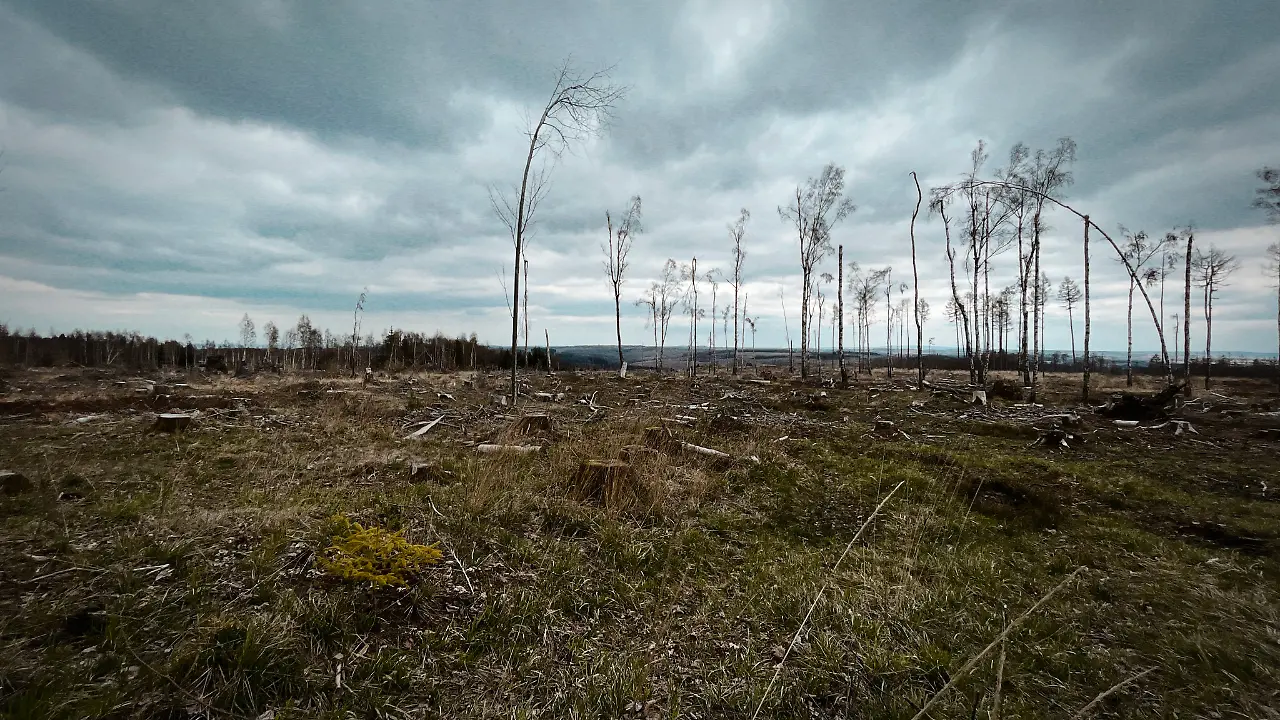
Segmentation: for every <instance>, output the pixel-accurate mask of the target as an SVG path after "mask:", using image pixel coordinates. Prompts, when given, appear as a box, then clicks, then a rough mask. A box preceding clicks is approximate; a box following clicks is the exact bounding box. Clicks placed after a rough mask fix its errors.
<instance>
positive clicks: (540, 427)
mask: <svg viewBox="0 0 1280 720" xmlns="http://www.w3.org/2000/svg"><path fill="white" fill-rule="evenodd" d="M519 428H520V433H521V434H522V435H532V434H534V433H550V432H555V424H554V423H552V422H551V416H550V415H525V416H524V417H522V418H520V424H519Z"/></svg>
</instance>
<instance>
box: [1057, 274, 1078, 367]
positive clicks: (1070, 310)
mask: <svg viewBox="0 0 1280 720" xmlns="http://www.w3.org/2000/svg"><path fill="white" fill-rule="evenodd" d="M1083 297H1084V293H1082V292H1080V286H1079V285H1077V284H1076V281H1075V280H1072V279H1071V278H1070V277H1064V278H1062V282H1060V283H1058V302H1060V303H1062V307H1064V308H1066V309H1067V323H1068V324H1069V325H1070V327H1071V364H1072V365H1074V364H1075V363H1076V320H1075V308H1076V305H1077V304H1079V303H1080V300H1081V299H1082V298H1083Z"/></svg>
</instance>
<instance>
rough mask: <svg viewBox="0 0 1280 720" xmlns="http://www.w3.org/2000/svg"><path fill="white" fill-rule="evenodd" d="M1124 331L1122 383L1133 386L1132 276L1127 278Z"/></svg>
mask: <svg viewBox="0 0 1280 720" xmlns="http://www.w3.org/2000/svg"><path fill="white" fill-rule="evenodd" d="M1125 327H1126V331H1127V333H1128V343H1129V345H1128V350H1126V352H1125V359H1124V384H1125V385H1127V386H1129V387H1133V278H1132V277H1130V278H1129V315H1128V319H1127V320H1126V324H1125Z"/></svg>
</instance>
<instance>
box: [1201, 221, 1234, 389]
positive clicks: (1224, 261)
mask: <svg viewBox="0 0 1280 720" xmlns="http://www.w3.org/2000/svg"><path fill="white" fill-rule="evenodd" d="M1192 265H1193V269H1194V270H1195V283H1196V285H1198V286H1199V287H1200V289H1201V291H1202V292H1203V293H1204V363H1205V365H1204V388H1205V389H1206V390H1208V389H1209V379H1210V377H1211V376H1212V375H1213V299H1214V297H1216V296H1217V294H1218V291H1219V290H1220V289H1222V286H1223V285H1225V284H1226V281H1227V278H1229V277H1231V275H1232V273H1234V272H1235V271H1236V270H1239V269H1240V262H1239V261H1237V260H1236V258H1235V256H1234V255H1228V254H1226V253H1224V252H1222V251H1221V250H1219V249H1218V248H1216V247H1213V246H1212V245H1210V246H1209V251H1208V252H1203V251H1199V250H1197V251H1196V257H1195V260H1194V261H1193V262H1192Z"/></svg>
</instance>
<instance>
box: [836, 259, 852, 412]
mask: <svg viewBox="0 0 1280 720" xmlns="http://www.w3.org/2000/svg"><path fill="white" fill-rule="evenodd" d="M836 315H837V316H838V318H837V322H838V323H839V324H840V325H839V326H840V331H839V339H837V340H836V363H837V364H838V365H839V368H840V387H848V385H849V371H848V370H847V369H846V368H845V366H844V245H839V246H837V247H836Z"/></svg>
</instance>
